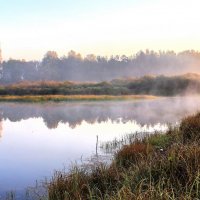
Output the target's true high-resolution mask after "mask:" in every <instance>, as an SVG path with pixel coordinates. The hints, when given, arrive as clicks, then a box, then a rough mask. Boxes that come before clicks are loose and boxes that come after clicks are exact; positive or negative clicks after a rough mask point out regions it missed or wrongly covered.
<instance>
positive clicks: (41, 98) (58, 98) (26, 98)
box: [0, 95, 158, 102]
mask: <svg viewBox="0 0 200 200" xmlns="http://www.w3.org/2000/svg"><path fill="white" fill-rule="evenodd" d="M156 98H158V97H157V96H153V95H117V96H114V95H22V96H18V95H3V96H0V102H46V101H53V102H62V101H112V100H117V101H118V100H119V101H120V100H138V99H156Z"/></svg>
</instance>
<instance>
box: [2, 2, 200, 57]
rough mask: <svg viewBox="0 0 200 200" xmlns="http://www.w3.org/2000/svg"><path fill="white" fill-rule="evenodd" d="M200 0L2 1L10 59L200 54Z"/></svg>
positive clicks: (5, 54)
mask: <svg viewBox="0 0 200 200" xmlns="http://www.w3.org/2000/svg"><path fill="white" fill-rule="evenodd" d="M199 9H200V0H34V1H33V0H0V41H1V46H2V50H3V57H4V59H8V58H10V57H11V58H16V59H19V58H25V59H27V60H30V59H41V58H42V57H43V56H44V54H45V53H46V51H48V50H55V51H57V52H58V54H59V56H62V55H67V52H68V51H69V50H71V49H73V50H75V51H77V52H80V53H81V54H83V55H86V54H90V53H95V54H98V55H108V56H109V55H111V54H114V55H115V54H126V55H131V54H134V53H136V52H137V51H139V50H141V49H142V50H145V49H147V48H148V49H153V50H156V51H158V50H160V49H161V50H172V49H173V50H175V51H181V50H185V49H195V50H200V49H199V48H200V12H199Z"/></svg>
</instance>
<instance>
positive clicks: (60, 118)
mask: <svg viewBox="0 0 200 200" xmlns="http://www.w3.org/2000/svg"><path fill="white" fill-rule="evenodd" d="M199 108H200V97H198V96H191V97H188V96H187V97H170V98H164V97H162V98H157V99H151V100H147V99H146V100H134V101H102V102H69V103H66V102H61V103H50V102H49V103H42V104H39V103H38V104H32V103H0V113H1V116H0V118H1V123H0V130H1V134H0V135H1V137H0V163H1V165H0V172H1V173H0V180H1V181H0V193H2V192H3V191H8V190H16V191H20V190H23V189H24V188H26V187H28V186H33V185H34V183H35V180H44V177H51V176H52V175H53V171H54V170H55V169H56V170H59V169H63V167H64V166H65V167H66V168H68V167H69V166H70V165H71V163H73V162H75V161H77V162H80V161H81V158H82V160H86V159H87V158H89V157H90V156H91V155H94V154H95V153H96V136H97V135H98V137H99V142H106V141H112V140H113V139H114V138H121V137H122V136H123V135H125V134H128V133H136V132H154V130H157V131H160V130H161V131H164V130H166V128H167V124H168V123H171V124H173V125H175V124H176V123H178V122H179V121H180V120H181V119H182V118H183V117H185V116H187V115H189V114H193V113H196V112H197V111H198V110H200V109H199ZM98 153H99V154H103V152H101V149H100V148H98Z"/></svg>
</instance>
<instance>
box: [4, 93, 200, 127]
mask: <svg viewBox="0 0 200 200" xmlns="http://www.w3.org/2000/svg"><path fill="white" fill-rule="evenodd" d="M192 102H195V104H194V103H192ZM199 106H200V98H196V99H194V98H189V97H188V98H163V99H158V100H142V101H132V102H93V103H92V102H91V103H88V102H84V103H43V104H30V103H1V104H0V113H1V116H0V117H1V118H2V119H9V120H10V121H14V122H16V121H20V120H22V119H23V120H25V119H29V118H39V117H41V118H43V120H44V123H45V124H46V126H47V127H48V128H50V129H52V128H56V127H57V126H58V124H59V123H68V124H69V126H70V127H71V128H75V127H76V126H77V125H80V124H81V123H82V122H83V121H86V122H88V123H90V124H93V123H96V122H98V123H100V122H106V121H108V120H111V121H114V122H118V121H120V120H121V121H122V122H127V121H130V120H135V121H137V122H138V123H140V124H141V125H144V124H149V125H151V124H152V125H153V124H156V123H167V122H169V123H173V122H174V121H176V120H177V119H181V118H182V117H183V116H185V115H187V114H189V113H192V112H196V110H197V109H198V107H199ZM119 119H120V120H119Z"/></svg>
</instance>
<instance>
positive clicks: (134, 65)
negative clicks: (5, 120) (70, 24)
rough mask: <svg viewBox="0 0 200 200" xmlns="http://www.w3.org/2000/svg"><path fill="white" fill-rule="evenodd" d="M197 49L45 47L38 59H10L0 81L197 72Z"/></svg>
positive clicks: (94, 79)
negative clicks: (108, 52) (118, 51)
mask: <svg viewBox="0 0 200 200" xmlns="http://www.w3.org/2000/svg"><path fill="white" fill-rule="evenodd" d="M199 66H200V52H198V51H194V50H187V51H183V52H180V53H175V52H174V51H159V52H155V51H150V50H146V51H139V52H138V53H137V54H135V55H133V56H130V57H128V56H126V55H122V56H118V55H116V56H111V57H109V58H108V57H103V56H95V55H94V54H90V55H87V56H85V57H82V56H81V55H80V54H79V53H76V52H75V51H70V52H69V53H68V55H67V56H63V57H58V55H57V53H56V52H55V51H48V52H47V53H46V54H45V56H44V57H43V59H42V61H25V60H14V59H10V60H8V61H4V62H3V63H2V64H1V68H0V74H1V76H0V83H1V84H11V83H16V82H21V81H50V80H51V81H66V80H68V81H81V82H86V81H92V82H101V81H110V80H112V79H116V78H119V77H141V76H144V75H147V74H148V75H149V74H150V75H178V74H185V73H188V72H194V73H199V72H200V67H199Z"/></svg>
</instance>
